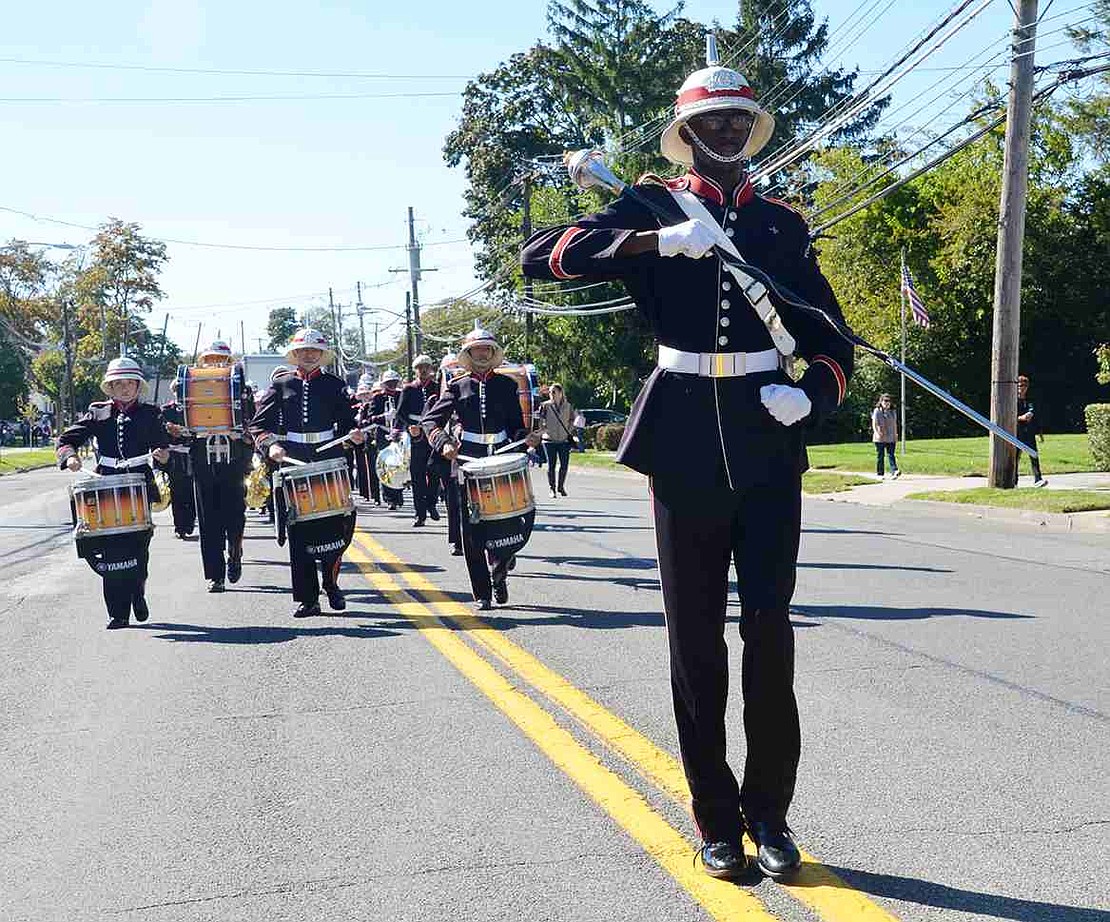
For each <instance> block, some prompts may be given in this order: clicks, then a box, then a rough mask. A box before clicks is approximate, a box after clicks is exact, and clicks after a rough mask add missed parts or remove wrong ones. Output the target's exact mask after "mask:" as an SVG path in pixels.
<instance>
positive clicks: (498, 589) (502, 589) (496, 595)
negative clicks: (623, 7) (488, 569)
mask: <svg viewBox="0 0 1110 922" xmlns="http://www.w3.org/2000/svg"><path fill="white" fill-rule="evenodd" d="M493 600H494V601H495V602H496V603H497V604H498V605H504V604H505V603H506V602H508V601H509V581H508V580H504V579H502V580H498V581H497V582H496V583H494V584H493Z"/></svg>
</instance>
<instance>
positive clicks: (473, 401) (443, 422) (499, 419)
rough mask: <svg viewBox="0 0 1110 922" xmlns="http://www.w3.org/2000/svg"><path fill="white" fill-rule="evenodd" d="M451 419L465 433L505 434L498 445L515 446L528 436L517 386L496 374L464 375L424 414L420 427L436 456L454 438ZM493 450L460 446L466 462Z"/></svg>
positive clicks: (475, 444)
mask: <svg viewBox="0 0 1110 922" xmlns="http://www.w3.org/2000/svg"><path fill="white" fill-rule="evenodd" d="M452 415H453V416H455V417H456V419H457V420H458V422H459V423H460V424H461V425H462V428H463V431H464V432H472V433H479V434H483V435H486V434H488V435H493V434H495V433H498V432H502V431H504V433H505V438H504V439H503V440H502V441H501V442H498V443H497V444H498V445H499V444H504V443H507V442H515V441H516V440H517V439H522V438H524V436H525V434H526V430H525V428H524V416H523V414H521V412H520V400H519V399H518V398H517V392H516V382H515V381H513V380H512V379H511V378H509V377H507V376H506V375H499V374H495V373H494V372H493V371H489V372H486V373H485V374H484V375H478V374H471V373H469V372H464V373H462V374H460V375H458V376H456V377H455V378H453V379H452V380H451V382H450V383H449V384H448V385H447V388H446V389H445V390H444V392H443V394H442V396H440V397H439V398H438V399H436V401H435V402H434V403H433V404H432V405H431V406H430V407H428V409H427V410H426V411H425V413H424V418H423V420H422V421H421V425H422V426H423V427H424V432H425V433H427V436H428V439H429V441H430V442H431V445H432V448H433V449H434V450H435V451H436V452H437V453H438V452H439V450H440V449H441V448H442V447H443V445H444V443H445V442H447V441H448V439H450V438H451V436H450V435H449V434H448V426H449V424H450V422H451V417H452ZM494 447H496V445H484V444H482V443H480V442H468V441H466V440H465V439H464V440H463V441H462V442H461V443H460V444H459V454H460V455H461V456H462V457H464V458H484V457H486V455H488V454H489V453H490V449H492V448H494Z"/></svg>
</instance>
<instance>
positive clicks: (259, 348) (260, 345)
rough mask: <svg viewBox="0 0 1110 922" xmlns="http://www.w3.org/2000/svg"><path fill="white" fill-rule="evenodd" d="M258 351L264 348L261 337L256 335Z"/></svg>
mask: <svg viewBox="0 0 1110 922" xmlns="http://www.w3.org/2000/svg"><path fill="white" fill-rule="evenodd" d="M258 351H259V352H262V351H264V350H263V349H262V337H261V336H259V337H258Z"/></svg>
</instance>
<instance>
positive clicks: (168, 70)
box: [0, 58, 473, 80]
mask: <svg viewBox="0 0 1110 922" xmlns="http://www.w3.org/2000/svg"><path fill="white" fill-rule="evenodd" d="M0 64H28V65H33V66H39V67H69V68H85V69H97V70H137V71H144V72H147V73H162V74H208V75H216V76H222V77H324V78H329V79H331V78H342V79H353V80H471V79H473V74H426V73H416V74H376V73H366V72H364V71H315V70H221V69H215V68H206V67H155V66H152V65H146V64H105V63H100V62H95V61H48V60H43V59H40V58H0Z"/></svg>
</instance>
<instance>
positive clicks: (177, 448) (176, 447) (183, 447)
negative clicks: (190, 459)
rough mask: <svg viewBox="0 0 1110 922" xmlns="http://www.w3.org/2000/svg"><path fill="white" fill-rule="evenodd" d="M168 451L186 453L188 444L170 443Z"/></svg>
mask: <svg viewBox="0 0 1110 922" xmlns="http://www.w3.org/2000/svg"><path fill="white" fill-rule="evenodd" d="M170 451H176V452H177V453H178V454H181V455H187V454H188V453H189V446H188V445H171V446H170Z"/></svg>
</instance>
